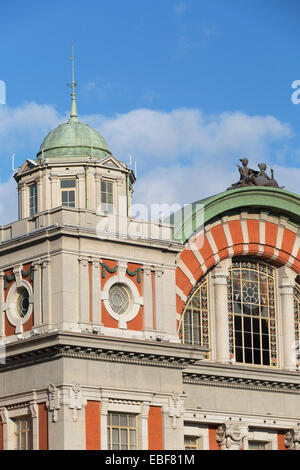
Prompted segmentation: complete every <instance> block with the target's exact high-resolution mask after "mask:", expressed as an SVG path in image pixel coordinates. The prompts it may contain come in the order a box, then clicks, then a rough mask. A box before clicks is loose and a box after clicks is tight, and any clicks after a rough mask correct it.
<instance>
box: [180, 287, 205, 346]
mask: <svg viewBox="0 0 300 470" xmlns="http://www.w3.org/2000/svg"><path fill="white" fill-rule="evenodd" d="M178 333H179V337H180V338H181V340H182V342H183V343H187V344H195V345H199V346H205V347H209V301H208V280H207V278H203V279H201V280H200V281H199V283H198V284H197V285H196V288H195V289H194V290H193V291H192V293H191V295H190V297H189V299H188V301H187V303H186V306H185V308H184V311H183V313H182V317H181V321H180V324H179V328H178Z"/></svg>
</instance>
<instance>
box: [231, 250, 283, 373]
mask: <svg viewBox="0 0 300 470" xmlns="http://www.w3.org/2000/svg"><path fill="white" fill-rule="evenodd" d="M228 309H229V346H230V353H231V357H232V358H233V359H234V360H235V361H236V362H240V363H247V364H258V365H264V366H273V367H274V366H275V367H276V366H277V334H276V300H275V269H274V268H273V267H272V266H269V265H267V264H264V263H260V262H257V261H253V260H249V259H248V260H233V262H232V266H231V268H230V276H229V282H228Z"/></svg>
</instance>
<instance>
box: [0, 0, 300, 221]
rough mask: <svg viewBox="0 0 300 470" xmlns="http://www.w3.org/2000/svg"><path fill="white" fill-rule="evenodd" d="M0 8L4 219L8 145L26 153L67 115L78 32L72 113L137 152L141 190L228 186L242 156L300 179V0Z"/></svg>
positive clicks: (164, 196)
mask: <svg viewBox="0 0 300 470" xmlns="http://www.w3.org/2000/svg"><path fill="white" fill-rule="evenodd" d="M0 17H1V20H2V21H1V30H0V80H3V81H5V83H6V91H7V94H6V105H0V168H1V174H0V196H2V197H1V199H3V197H5V196H6V195H7V194H10V195H11V197H10V200H11V202H10V205H9V207H8V206H7V205H3V206H2V208H1V206H0V223H5V222H6V221H8V220H10V219H11V218H15V215H14V214H15V213H16V212H15V203H16V198H14V194H15V185H14V183H13V182H12V180H11V162H10V155H11V153H12V152H15V153H16V165H21V164H22V162H23V161H24V159H25V158H27V157H31V158H32V157H34V156H35V154H36V153H37V151H38V148H39V146H40V144H41V142H42V140H43V138H44V136H45V135H46V134H47V132H49V131H50V130H51V129H52V128H53V127H55V126H56V125H57V124H58V123H59V122H61V121H64V120H65V119H66V113H67V112H68V110H69V108H70V96H69V93H70V90H69V89H68V88H67V87H66V82H70V81H71V61H70V59H69V57H70V55H71V47H72V42H73V41H74V43H75V56H76V79H77V81H78V88H77V91H78V96H77V104H78V111H79V114H80V118H81V119H82V120H83V121H85V122H88V123H90V124H91V125H93V126H95V127H96V128H97V129H98V130H99V131H100V132H101V133H102V134H103V135H104V137H105V138H106V140H107V142H108V144H109V146H110V148H111V149H112V151H113V152H114V154H115V156H116V157H117V158H119V159H121V160H125V161H126V160H128V153H132V154H133V156H134V158H135V159H136V160H137V164H138V182H137V184H136V192H135V197H136V201H138V202H147V203H149V202H150V201H153V202H159V201H163V202H170V203H173V202H178V203H185V202H189V201H191V200H197V199H200V198H202V197H206V196H209V195H211V194H213V193H216V192H220V191H223V190H224V189H226V187H227V186H228V185H229V184H231V183H232V182H235V181H236V180H237V179H238V175H237V173H236V169H235V165H234V164H235V162H237V161H238V159H239V158H240V156H248V158H249V160H250V162H251V166H252V167H254V166H256V165H257V163H259V162H260V161H266V162H267V163H268V165H269V167H270V165H272V167H274V169H275V174H276V175H277V177H278V179H280V181H279V182H280V183H281V184H283V185H285V186H286V188H287V189H290V190H292V191H295V192H299V190H298V181H299V179H300V169H299V167H300V138H299V135H300V105H295V104H292V101H291V95H292V92H293V90H292V89H291V84H292V82H293V81H294V80H297V79H300V46H299V44H300V29H299V19H300V2H299V1H298V0H259V1H258V0H151V1H150V0H127V1H126V2H125V1H124V0H110V1H109V2H108V1H104V0H85V1H84V2H82V1H78V0H73V1H71V0H63V1H58V0H51V1H50V0H43V1H41V0H26V2H24V1H23V0H11V1H10V2H4V1H2V2H1V3H0ZM212 174H214V177H213V178H212V177H211V175H212ZM208 175H209V178H208V177H207V176H208ZM187 181H189V184H188V185H187V184H186V182H187ZM155 199H157V200H155ZM2 204H3V201H2Z"/></svg>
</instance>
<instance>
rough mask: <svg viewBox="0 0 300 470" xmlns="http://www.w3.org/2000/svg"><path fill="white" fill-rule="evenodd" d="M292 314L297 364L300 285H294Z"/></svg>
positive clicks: (299, 347) (298, 358)
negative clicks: (293, 316)
mask: <svg viewBox="0 0 300 470" xmlns="http://www.w3.org/2000/svg"><path fill="white" fill-rule="evenodd" d="M294 312H295V341H296V352H297V364H299V362H300V356H299V352H300V345H299V329H300V285H299V284H296V286H295V290H294Z"/></svg>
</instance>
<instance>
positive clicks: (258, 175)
mask: <svg viewBox="0 0 300 470" xmlns="http://www.w3.org/2000/svg"><path fill="white" fill-rule="evenodd" d="M240 162H242V166H240V165H237V167H238V169H239V173H240V180H239V181H238V182H237V183H234V184H233V185H232V186H230V188H228V190H229V189H237V188H244V187H247V186H268V187H271V188H279V185H278V183H277V181H276V180H275V179H274V172H273V170H271V177H270V176H268V175H267V173H266V169H267V165H266V164H265V163H259V164H258V168H259V171H255V170H252V169H251V168H248V159H247V158H242V159H240ZM280 189H283V188H282V187H281V188H280Z"/></svg>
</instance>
